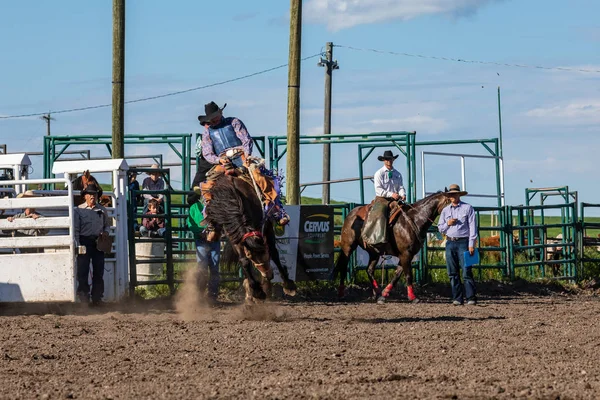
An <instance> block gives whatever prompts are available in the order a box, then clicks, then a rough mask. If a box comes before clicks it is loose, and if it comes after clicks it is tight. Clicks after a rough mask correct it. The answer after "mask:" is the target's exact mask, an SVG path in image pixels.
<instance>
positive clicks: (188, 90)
mask: <svg viewBox="0 0 600 400" xmlns="http://www.w3.org/2000/svg"><path fill="white" fill-rule="evenodd" d="M322 55H323V53H322V52H321V53H317V54H313V55H311V56H308V57H304V58H301V59H300V61H306V60H309V59H311V58H315V57H319V56H322ZM287 66H288V64H287V63H285V64H281V65H278V66H276V67H272V68H268V69H264V70H262V71H258V72H253V73H251V74H247V75H243V76H238V77H237V78H232V79H227V80H224V81H220V82H215V83H211V84H208V85H203V86H197V87H194V88H190V89H185V90H179V91H177V92H171V93H165V94H160V95H157V96H150V97H144V98H141V99H135V100H128V101H126V102H125V104H132V103H140V102H142V101H149V100H156V99H161V98H163V97H169V96H176V95H179V94H183V93H189V92H193V91H196V90H202V89H207V88H211V87H215V86H220V85H225V84H227V83H231V82H236V81H241V80H243V79H247V78H251V77H253V76H257V75H262V74H266V73H268V72H271V71H275V70H277V69H281V68H283V67H287ZM110 106H112V103H108V104H99V105H95V106H87V107H79V108H70V109H66V110H58V111H46V112H43V113H31V114H18V115H0V119H14V118H26V117H39V116H42V115H48V114H49V113H50V114H63V113H70V112H77V111H85V110H94V109H97V108H105V107H110Z"/></svg>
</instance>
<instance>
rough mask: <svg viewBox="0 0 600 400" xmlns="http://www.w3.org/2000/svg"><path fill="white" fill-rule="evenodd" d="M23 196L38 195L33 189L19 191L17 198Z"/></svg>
mask: <svg viewBox="0 0 600 400" xmlns="http://www.w3.org/2000/svg"><path fill="white" fill-rule="evenodd" d="M22 197H38V196H37V195H36V194H35V193H33V190H27V191H25V192H23V193H19V194H18V195H17V199H20V198H22Z"/></svg>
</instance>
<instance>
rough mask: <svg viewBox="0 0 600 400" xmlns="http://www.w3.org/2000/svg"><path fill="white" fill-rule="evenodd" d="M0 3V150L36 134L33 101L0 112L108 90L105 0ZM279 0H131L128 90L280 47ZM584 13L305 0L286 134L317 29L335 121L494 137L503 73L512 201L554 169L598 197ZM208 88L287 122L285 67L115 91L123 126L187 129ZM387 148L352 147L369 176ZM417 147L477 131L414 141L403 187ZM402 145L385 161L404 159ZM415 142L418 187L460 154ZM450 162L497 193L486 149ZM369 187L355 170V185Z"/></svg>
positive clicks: (95, 128) (341, 159) (425, 1)
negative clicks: (330, 66)
mask: <svg viewBox="0 0 600 400" xmlns="http://www.w3.org/2000/svg"><path fill="white" fill-rule="evenodd" d="M0 2H1V3H2V13H1V14H0V43H1V44H2V49H3V51H2V52H0V65H1V66H2V67H1V71H2V77H3V79H1V80H0V144H6V145H7V148H8V151H9V152H20V151H25V152H26V151H42V144H43V136H44V135H45V134H46V125H45V122H44V121H43V120H41V119H40V117H39V116H32V117H24V118H5V117H10V116H14V115H22V114H37V113H45V112H48V111H51V112H55V111H61V110H68V109H73V108H82V107H88V106H96V105H106V104H108V105H109V104H110V103H111V93H112V92H111V91H112V87H111V80H112V1H109V0H104V1H93V2H91V1H86V2H82V1H75V0H61V1H59V2H47V1H39V0H38V1H33V0H21V1H18V2H14V1H8V0H0ZM289 5H290V4H289V1H282V0H261V1H254V2H249V1H242V0H222V1H219V2H206V1H193V0H177V1H172V2H165V1H158V0H143V1H142V0H128V1H127V5H126V61H125V68H126V73H125V82H126V84H125V100H126V101H131V100H137V99H143V98H147V97H152V96H157V95H163V94H168V93H173V92H178V91H185V90H188V89H193V88H199V87H202V86H207V85H211V84H215V83H218V82H222V81H227V80H231V79H234V78H239V77H243V76H246V75H249V74H252V73H255V72H260V71H264V70H268V69H271V68H273V67H277V66H281V65H284V64H286V63H287V61H288V44H289ZM598 15H600V2H597V1H595V0H572V1H569V2H565V1H558V0H545V1H541V0H528V1H516V0H421V1H419V2H415V1H412V0H361V1H358V0H304V2H303V25H302V56H303V57H310V56H315V57H312V58H309V59H307V60H305V61H303V62H302V65H301V94H300V97H301V110H300V127H301V128H300V130H301V134H304V135H321V134H322V132H323V112H324V105H323V104H324V69H323V68H321V67H319V66H317V62H318V61H319V54H320V53H322V51H323V50H324V47H325V43H326V42H333V43H334V45H335V46H336V47H334V58H335V59H337V61H338V63H339V66H340V69H339V70H336V71H335V72H334V74H333V96H332V133H334V134H348V133H369V132H383V131H416V132H417V136H416V137H417V142H425V141H439V140H445V141H447V140H464V139H489V138H497V137H498V136H499V123H498V122H499V118H498V87H500V89H501V108H502V131H503V158H504V169H505V194H506V204H512V205H517V204H523V203H524V202H525V188H528V187H529V188H543V187H554V186H568V187H569V189H570V190H575V191H577V192H578V195H579V199H580V200H581V201H586V202H590V203H600V201H599V197H600V185H598V184H597V182H598V181H597V178H596V173H597V157H598V156H597V152H598V151H597V149H598V148H600V146H599V145H600V135H599V133H600V23H599V22H598V19H597V16H598ZM373 50H376V51H373ZM456 60H463V61H456ZM464 60H467V61H475V62H464ZM212 100H214V101H215V102H217V103H218V104H219V105H223V104H224V103H227V108H226V109H225V115H226V116H235V117H238V118H240V119H241V120H243V121H244V123H245V124H246V126H247V128H248V130H249V132H250V133H251V134H252V135H254V136H263V135H264V136H282V135H283V136H284V135H285V134H286V111H287V67H285V66H284V67H282V68H279V69H275V70H273V71H270V72H267V73H264V74H260V75H256V76H252V77H248V78H245V79H240V80H236V81H234V82H230V83H226V84H222V85H217V86H212V87H209V88H204V89H198V90H191V91H188V92H186V93H183V94H179V95H173V96H167V97H162V98H158V99H154V100H148V101H142V102H136V103H131V104H127V105H126V107H125V132H126V134H144V135H151V134H158V133H196V132H198V131H199V129H200V126H199V125H198V121H197V116H198V115H199V114H201V113H202V111H203V106H204V104H205V103H208V102H209V101H212ZM53 116H54V118H55V120H53V121H52V124H51V130H52V134H53V135H82V134H105V135H110V133H111V107H110V106H108V107H101V108H96V109H90V110H85V111H78V112H65V113H56V114H54V115H53ZM2 117H4V118H2ZM384 150H385V149H384V148H378V149H376V150H375V151H374V152H373V153H372V155H371V156H370V157H369V158H368V159H367V160H366V162H365V164H364V168H365V173H366V174H367V175H372V174H373V173H374V172H375V171H376V170H377V169H378V168H379V167H380V166H381V163H380V162H378V161H377V157H376V156H377V155H379V154H381V153H383V151H384ZM103 151H104V150H103V149H101V148H98V147H96V148H93V149H92V155H93V156H97V157H105V156H107V153H106V151H104V152H103ZM422 151H435V152H446V153H460V154H489V153H487V152H486V151H485V149H483V147H482V146H481V145H462V146H461V145H453V146H433V147H432V146H427V147H426V148H425V147H417V153H418V154H417V160H418V162H417V177H416V178H415V179H416V187H417V189H418V197H421V188H422V179H421V170H422V168H421V157H422V156H421V152H422ZM125 152H126V154H127V155H132V154H164V156H165V160H167V161H175V160H176V156H175V154H174V153H173V152H172V151H171V150H170V149H169V148H168V147H167V146H162V147H161V146H148V145H146V146H127V147H126V149H125ZM357 157H358V156H357V145H355V144H344V145H334V146H333V148H332V172H331V174H332V179H342V178H354V177H357V176H358V159H357ZM403 157H404V156H402V155H401V156H400V158H399V159H398V162H397V163H396V166H397V167H398V169H399V170H400V172H401V173H403V174H406V170H405V162H404V160H403ZM425 159H426V162H425V168H424V170H425V173H426V181H425V185H426V190H427V191H436V190H439V189H443V188H444V187H445V186H448V185H449V184H450V183H453V182H457V183H461V163H460V159H459V158H457V157H450V156H434V155H426V156H425ZM32 161H33V163H34V165H33V169H34V171H33V173H32V176H40V175H41V171H42V160H41V157H33V158H32ZM135 161H136V162H141V161H140V160H135ZM132 163H135V162H132ZM465 165H466V189H467V190H468V191H469V192H471V193H475V194H494V190H495V168H494V163H493V160H490V159H474V158H467V159H466V161H465ZM284 166H285V158H284V159H283V160H282V163H281V164H280V167H282V168H283V167H284ZM321 176H322V150H321V148H320V146H318V145H303V146H302V147H301V175H300V181H301V183H306V182H315V181H319V180H321ZM405 176H406V175H405ZM173 178H174V179H175V180H176V179H177V172H174V173H173ZM358 193H359V190H358V183H357V182H351V183H343V184H337V185H334V186H332V189H331V194H332V198H333V199H336V200H341V201H359V195H358ZM303 195H308V196H313V197H320V195H321V191H320V188H319V187H309V188H307V189H306V190H305V191H304V192H303ZM373 196H374V190H373V188H372V186H371V184H370V183H369V182H367V184H366V197H367V198H371V197H373ZM468 201H469V202H471V203H472V204H475V205H493V204H495V200H494V199H485V198H475V197H472V198H468ZM533 202H534V203H539V200H538V199H534V200H533ZM547 202H559V200H558V199H555V200H552V199H549V200H548V201H547Z"/></svg>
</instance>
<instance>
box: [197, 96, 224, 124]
mask: <svg viewBox="0 0 600 400" xmlns="http://www.w3.org/2000/svg"><path fill="white" fill-rule="evenodd" d="M225 107H227V103H225V104H224V105H223V107H222V108H219V106H218V105H217V103H215V102H214V101H211V102H210V103H208V104H205V105H204V114H205V115H198V121H200V123H201V124H202V123H205V122H209V121H210V120H211V119H213V118H214V117H216V116H217V115H219V114H220V113H221V112H222V111H223V110H224V109H225Z"/></svg>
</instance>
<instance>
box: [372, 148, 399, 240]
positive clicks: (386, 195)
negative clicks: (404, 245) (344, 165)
mask: <svg viewBox="0 0 600 400" xmlns="http://www.w3.org/2000/svg"><path fill="white" fill-rule="evenodd" d="M396 158H398V155H394V154H393V153H392V152H391V151H390V150H386V151H385V152H384V153H383V155H381V156H379V157H377V159H378V160H379V161H383V167H381V168H380V169H379V170H377V172H375V175H374V177H373V181H374V184H375V196H376V197H375V200H373V203H372V207H371V210H370V211H369V213H368V214H367V218H366V221H365V224H364V228H363V230H362V238H363V240H364V242H365V244H367V245H371V246H374V245H378V244H384V243H387V225H388V216H389V215H390V214H389V210H390V208H391V207H398V202H399V201H402V202H404V201H405V200H406V190H404V185H403V179H402V174H401V173H400V172H399V171H398V170H397V169H395V168H394V161H395V160H396Z"/></svg>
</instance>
